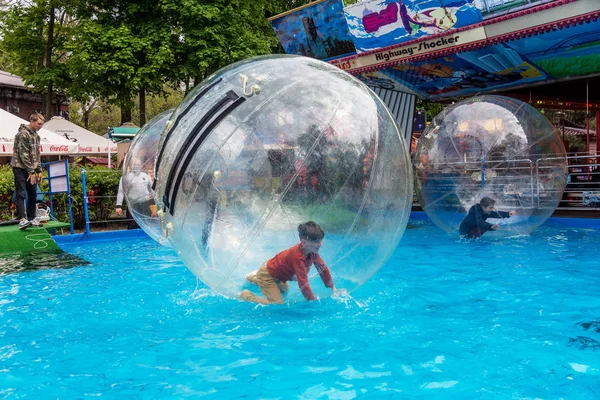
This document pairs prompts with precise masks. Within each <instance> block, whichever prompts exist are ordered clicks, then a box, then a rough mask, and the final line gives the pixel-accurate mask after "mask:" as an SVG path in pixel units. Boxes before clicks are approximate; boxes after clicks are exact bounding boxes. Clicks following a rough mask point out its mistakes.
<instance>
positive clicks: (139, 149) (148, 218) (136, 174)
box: [121, 109, 173, 246]
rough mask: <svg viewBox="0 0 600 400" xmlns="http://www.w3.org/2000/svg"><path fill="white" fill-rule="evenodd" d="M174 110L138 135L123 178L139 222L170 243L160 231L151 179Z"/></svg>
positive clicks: (152, 234)
mask: <svg viewBox="0 0 600 400" xmlns="http://www.w3.org/2000/svg"><path fill="white" fill-rule="evenodd" d="M172 113H173V109H170V110H167V111H164V112H162V113H160V114H158V115H157V116H156V117H154V118H153V119H151V120H150V121H149V122H148V123H146V124H145V125H144V126H143V127H142V129H140V130H139V132H138V133H137V134H136V135H135V137H134V138H133V140H132V141H131V145H130V146H129V150H128V151H127V155H126V156H125V162H124V163H123V178H122V182H121V183H122V185H123V194H124V195H125V200H126V201H127V207H128V208H129V211H130V212H131V215H133V218H134V219H135V221H136V222H137V224H138V225H139V226H140V228H142V229H143V230H144V232H146V233H147V234H148V236H150V237H151V238H152V239H154V240H156V241H157V242H159V243H160V244H163V245H167V246H170V243H169V241H167V240H165V238H164V236H163V234H162V232H161V227H160V219H159V218H158V215H157V208H156V203H157V199H156V197H155V194H154V191H153V190H152V182H153V180H154V161H155V159H156V155H157V152H158V144H159V141H160V137H161V134H162V131H163V130H164V129H165V126H167V124H168V123H169V118H170V117H171V114H172Z"/></svg>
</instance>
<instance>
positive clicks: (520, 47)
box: [507, 21, 600, 78]
mask: <svg viewBox="0 0 600 400" xmlns="http://www.w3.org/2000/svg"><path fill="white" fill-rule="evenodd" d="M507 45H508V46H509V47H510V48H512V49H514V50H515V51H517V52H518V53H519V54H521V55H523V56H524V57H527V58H528V59H530V60H531V61H532V62H534V63H535V64H537V65H538V66H539V67H540V68H541V69H543V70H544V71H546V72H547V73H548V74H549V75H552V76H554V77H555V78H564V77H569V76H577V75H587V74H595V73H598V66H599V65H600V21H594V22H590V23H585V24H582V25H576V26H574V27H570V28H568V29H559V30H556V31H550V32H548V33H544V34H541V35H537V36H531V37H527V38H524V39H521V40H517V41H514V42H510V43H507Z"/></svg>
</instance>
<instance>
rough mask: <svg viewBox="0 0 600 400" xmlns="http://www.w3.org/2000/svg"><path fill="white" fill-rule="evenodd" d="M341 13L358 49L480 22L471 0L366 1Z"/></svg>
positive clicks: (372, 48) (370, 47)
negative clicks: (343, 14)
mask: <svg viewBox="0 0 600 400" xmlns="http://www.w3.org/2000/svg"><path fill="white" fill-rule="evenodd" d="M344 13H345V16H346V21H347V22H348V28H349V29H350V33H351V34H352V37H353V41H354V45H355V46H356V49H357V51H359V52H364V51H370V50H375V49H379V48H382V47H386V46H391V45H398V44H400V43H402V42H407V41H409V40H413V39H418V38H421V37H426V36H431V35H437V34H440V33H445V32H448V31H451V30H452V29H456V28H460V27H463V26H467V25H472V24H475V23H478V22H481V21H482V16H481V11H480V10H479V9H477V7H475V5H474V4H473V0H448V1H440V0H383V1H381V0H370V1H363V2H360V3H357V4H354V5H352V6H348V7H346V8H345V9H344Z"/></svg>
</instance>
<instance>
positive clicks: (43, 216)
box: [10, 186, 50, 223]
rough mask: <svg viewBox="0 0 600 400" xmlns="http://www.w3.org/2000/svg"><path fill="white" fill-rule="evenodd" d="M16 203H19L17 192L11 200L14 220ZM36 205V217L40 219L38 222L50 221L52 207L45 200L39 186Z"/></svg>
mask: <svg viewBox="0 0 600 400" xmlns="http://www.w3.org/2000/svg"><path fill="white" fill-rule="evenodd" d="M16 202H17V191H16V190H15V191H14V192H13V195H12V198H11V205H10V208H11V210H12V211H13V218H14V210H15V208H16V207H15V204H16ZM25 204H27V192H25ZM35 204H36V211H35V216H36V218H38V221H40V223H42V222H48V221H50V207H49V206H48V205H47V204H46V201H45V200H44V194H43V193H42V191H41V190H40V187H39V186H38V188H37V196H36V198H35Z"/></svg>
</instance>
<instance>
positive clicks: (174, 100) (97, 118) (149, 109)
mask: <svg viewBox="0 0 600 400" xmlns="http://www.w3.org/2000/svg"><path fill="white" fill-rule="evenodd" d="M134 100H135V106H134V107H133V109H132V113H131V115H132V119H131V122H133V123H134V124H136V125H138V126H139V125H140V108H139V105H138V104H139V103H138V101H137V96H136V97H135V98H134ZM181 100H183V91H182V90H179V89H173V88H170V87H165V89H164V94H162V95H155V96H148V97H147V98H146V121H150V120H151V119H152V118H154V117H155V116H157V115H158V114H160V113H161V112H163V111H166V110H168V109H171V108H175V107H177V105H179V103H180V102H181ZM85 107H89V104H83V103H81V102H79V101H73V102H71V104H70V106H69V111H70V112H71V122H73V123H75V124H77V125H80V126H83V127H85V122H84V114H83V113H84V108H85ZM119 125H121V113H120V111H119V108H118V107H116V106H112V105H110V104H108V103H106V102H104V101H102V100H99V101H97V102H96V103H95V104H94V106H93V107H92V110H91V111H90V112H89V115H88V126H87V129H88V130H90V131H92V132H94V133H96V134H99V135H104V134H105V133H106V132H107V131H108V127H109V126H119Z"/></svg>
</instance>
